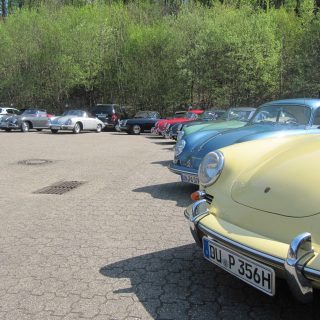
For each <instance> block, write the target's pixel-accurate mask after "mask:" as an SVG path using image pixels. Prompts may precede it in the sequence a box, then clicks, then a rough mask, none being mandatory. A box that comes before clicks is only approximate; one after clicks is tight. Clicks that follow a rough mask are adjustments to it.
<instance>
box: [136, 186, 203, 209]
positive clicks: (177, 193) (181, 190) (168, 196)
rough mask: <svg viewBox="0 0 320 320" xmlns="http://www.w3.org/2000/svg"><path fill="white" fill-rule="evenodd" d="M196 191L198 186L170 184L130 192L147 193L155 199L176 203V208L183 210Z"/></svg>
mask: <svg viewBox="0 0 320 320" xmlns="http://www.w3.org/2000/svg"><path fill="white" fill-rule="evenodd" d="M196 190H198V186H196V185H193V184H189V183H181V182H170V183H163V184H155V185H151V186H145V187H142V188H137V189H134V190H132V191H133V192H143V193H149V194H150V195H151V196H152V197H153V198H155V199H162V200H169V201H176V203H177V206H178V207H183V208H185V207H187V206H188V205H189V204H190V203H191V199H190V194H191V193H192V192H194V191H196Z"/></svg>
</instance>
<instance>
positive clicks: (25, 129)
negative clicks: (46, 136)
mask: <svg viewBox="0 0 320 320" xmlns="http://www.w3.org/2000/svg"><path fill="white" fill-rule="evenodd" d="M29 130H30V125H29V123H28V122H25V121H24V122H22V124H21V131H22V132H29Z"/></svg>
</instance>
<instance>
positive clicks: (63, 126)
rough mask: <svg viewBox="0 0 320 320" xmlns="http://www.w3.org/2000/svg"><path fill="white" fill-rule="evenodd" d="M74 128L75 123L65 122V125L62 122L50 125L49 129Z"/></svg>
mask: <svg viewBox="0 0 320 320" xmlns="http://www.w3.org/2000/svg"><path fill="white" fill-rule="evenodd" d="M73 128H74V124H70V125H66V124H63V125H60V124H57V125H55V124H51V125H50V126H49V129H51V130H73Z"/></svg>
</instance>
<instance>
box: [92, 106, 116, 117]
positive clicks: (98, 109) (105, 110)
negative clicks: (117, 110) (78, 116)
mask: <svg viewBox="0 0 320 320" xmlns="http://www.w3.org/2000/svg"><path fill="white" fill-rule="evenodd" d="M113 110H114V107H113V105H111V104H110V105H108V104H106V105H95V106H94V107H93V110H92V113H93V114H98V113H102V114H107V115H111V114H113Z"/></svg>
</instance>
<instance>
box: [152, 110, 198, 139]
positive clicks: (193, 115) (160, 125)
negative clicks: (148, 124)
mask: <svg viewBox="0 0 320 320" xmlns="http://www.w3.org/2000/svg"><path fill="white" fill-rule="evenodd" d="M202 113H203V110H190V111H188V112H187V113H186V114H185V115H184V116H183V118H174V119H164V120H160V121H158V122H157V123H156V126H155V129H154V130H153V132H155V133H157V134H160V135H162V136H165V132H166V129H168V128H169V127H170V125H172V124H174V123H178V122H179V123H180V122H188V121H192V120H195V119H197V118H198V116H199V115H200V114H202Z"/></svg>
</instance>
